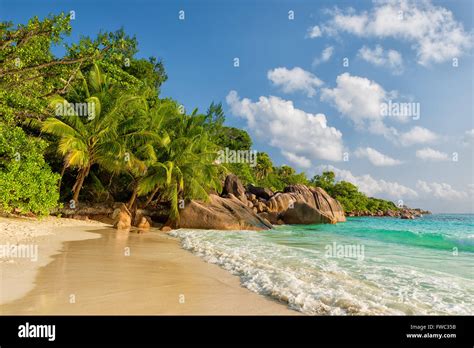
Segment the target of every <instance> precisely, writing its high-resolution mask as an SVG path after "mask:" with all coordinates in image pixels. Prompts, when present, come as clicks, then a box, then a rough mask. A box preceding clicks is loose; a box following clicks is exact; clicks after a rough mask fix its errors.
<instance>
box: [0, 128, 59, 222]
mask: <svg viewBox="0 0 474 348" xmlns="http://www.w3.org/2000/svg"><path fill="white" fill-rule="evenodd" d="M46 146H47V144H46V143H45V142H44V141H41V140H37V139H33V138H31V137H28V136H27V135H26V134H25V133H24V132H23V130H22V129H21V128H19V127H15V126H10V125H6V124H5V123H1V122H0V204H1V207H2V209H3V210H5V211H7V212H11V211H13V210H14V209H16V210H17V211H18V210H19V211H20V212H22V213H28V212H33V213H35V214H39V215H46V214H48V213H49V211H50V209H52V208H54V207H55V206H56V205H57V202H58V199H59V192H58V180H59V175H58V174H54V173H53V172H52V171H51V169H50V168H49V166H48V165H47V164H46V162H45V161H44V158H43V155H42V153H43V151H44V149H45V147H46Z"/></svg>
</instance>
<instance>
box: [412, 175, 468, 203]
mask: <svg viewBox="0 0 474 348" xmlns="http://www.w3.org/2000/svg"><path fill="white" fill-rule="evenodd" d="M416 187H417V188H418V189H419V190H420V192H422V193H424V194H428V195H430V196H433V197H435V198H441V199H446V200H455V199H464V198H467V194H466V192H462V191H457V190H455V189H454V188H453V187H452V186H451V185H449V184H447V183H437V182H431V183H428V182H426V181H423V180H418V182H417V183H416Z"/></svg>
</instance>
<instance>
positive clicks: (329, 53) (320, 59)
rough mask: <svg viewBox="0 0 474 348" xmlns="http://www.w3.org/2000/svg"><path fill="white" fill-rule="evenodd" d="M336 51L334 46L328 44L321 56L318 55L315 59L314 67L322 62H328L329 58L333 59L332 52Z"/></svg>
mask: <svg viewBox="0 0 474 348" xmlns="http://www.w3.org/2000/svg"><path fill="white" fill-rule="evenodd" d="M333 53H334V47H333V46H328V47H326V48H325V49H324V50H323V51H322V52H321V56H320V57H316V58H315V59H314V60H313V64H312V65H313V67H314V66H316V65H319V64H321V63H324V62H327V61H328V60H329V59H331V57H332V54H333Z"/></svg>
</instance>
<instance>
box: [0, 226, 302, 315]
mask: <svg viewBox="0 0 474 348" xmlns="http://www.w3.org/2000/svg"><path fill="white" fill-rule="evenodd" d="M83 231H88V232H93V233H94V234H100V236H101V238H97V239H88V240H81V241H73V242H71V241H70V242H64V243H63V248H62V251H61V252H60V253H59V254H57V255H55V256H53V261H52V262H50V263H49V264H48V265H46V266H43V267H42V268H40V270H39V272H38V274H37V276H36V279H35V282H34V285H35V286H34V288H33V289H32V290H31V291H29V292H28V293H27V294H26V295H25V296H23V297H21V298H20V299H17V300H14V301H11V302H8V303H5V304H3V305H0V314H166V315H182V314H190V315H201V314H202V315H207V314H211V315H212V314H216V315H217V314H223V315H227V314H228V315H262V314H263V315H267V314H268V315H269V314H278V315H294V314H299V313H298V312H295V311H293V310H290V309H288V308H287V306H286V305H284V304H281V303H278V302H275V301H273V300H270V299H267V298H265V297H263V296H260V295H257V294H255V293H252V292H251V291H249V290H247V289H245V288H243V287H242V286H241V285H240V281H239V278H238V277H236V276H233V275H231V274H230V273H228V272H227V271H225V270H223V269H221V268H219V267H218V266H216V265H213V264H209V263H206V262H204V261H203V260H201V259H200V258H198V257H197V256H194V255H192V254H191V253H189V252H187V251H185V250H183V249H181V247H180V245H179V242H178V241H177V240H176V239H175V238H173V237H171V236H168V235H166V234H165V233H163V232H161V231H150V232H143V233H137V232H133V231H132V232H126V231H122V232H121V231H117V230H114V229H104V228H101V229H99V230H98V229H97V228H89V229H87V228H83ZM3 281H9V279H5V278H4V279H3Z"/></svg>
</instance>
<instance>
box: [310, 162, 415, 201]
mask: <svg viewBox="0 0 474 348" xmlns="http://www.w3.org/2000/svg"><path fill="white" fill-rule="evenodd" d="M317 169H318V170H319V171H321V172H323V171H327V170H330V171H333V172H334V174H336V179H337V180H344V181H348V182H350V183H352V184H354V185H356V186H357V187H358V188H359V191H361V192H363V193H365V194H366V195H368V196H371V197H382V198H386V199H394V200H398V199H403V200H405V199H409V198H416V197H418V193H417V192H416V191H415V190H413V189H411V188H409V187H407V186H404V185H402V184H399V183H397V182H393V181H385V180H382V179H374V178H373V177H372V176H371V175H369V174H365V175H354V174H352V173H351V172H350V171H349V170H344V169H339V168H336V167H334V166H332V165H325V166H318V167H317Z"/></svg>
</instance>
